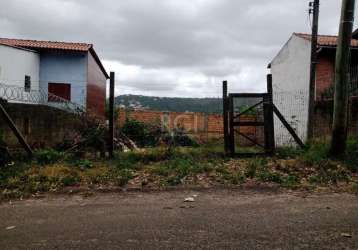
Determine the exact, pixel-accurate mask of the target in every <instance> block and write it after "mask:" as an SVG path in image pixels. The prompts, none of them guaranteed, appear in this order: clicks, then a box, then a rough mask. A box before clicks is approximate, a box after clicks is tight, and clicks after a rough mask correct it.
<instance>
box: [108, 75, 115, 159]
mask: <svg viewBox="0 0 358 250" xmlns="http://www.w3.org/2000/svg"><path fill="white" fill-rule="evenodd" d="M114 85H115V73H114V72H111V73H110V82H109V157H110V158H113V152H114V122H115V121H114Z"/></svg>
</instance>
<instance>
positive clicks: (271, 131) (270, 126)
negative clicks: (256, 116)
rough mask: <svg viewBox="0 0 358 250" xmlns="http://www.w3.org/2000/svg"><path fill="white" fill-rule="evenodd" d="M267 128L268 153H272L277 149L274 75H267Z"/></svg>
mask: <svg viewBox="0 0 358 250" xmlns="http://www.w3.org/2000/svg"><path fill="white" fill-rule="evenodd" d="M267 130H268V137H267V139H268V142H267V149H268V153H270V154H272V153H273V152H274V151H275V124H274V118H273V88H272V75H271V74H268V75H267Z"/></svg>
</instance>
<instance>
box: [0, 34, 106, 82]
mask: <svg viewBox="0 0 358 250" xmlns="http://www.w3.org/2000/svg"><path fill="white" fill-rule="evenodd" d="M0 44H5V45H9V46H15V47H20V48H26V49H33V50H36V49H38V50H41V49H53V50H67V51H78V52H90V53H91V54H92V55H93V57H94V58H95V60H96V62H97V64H98V65H99V67H100V68H101V70H102V72H103V74H104V75H105V76H106V78H107V79H108V78H109V76H108V73H107V72H106V70H105V68H104V67H103V64H102V62H101V60H100V59H99V57H98V55H97V54H96V51H95V50H94V48H93V45H92V44H88V43H69V42H53V41H38V40H25V39H10V38H0Z"/></svg>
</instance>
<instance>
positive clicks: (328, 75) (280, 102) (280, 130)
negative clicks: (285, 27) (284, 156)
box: [268, 32, 358, 146]
mask: <svg viewBox="0 0 358 250" xmlns="http://www.w3.org/2000/svg"><path fill="white" fill-rule="evenodd" d="M336 47H337V37H336V36H326V35H319V36H318V61H317V72H316V81H315V101H316V103H318V102H322V101H327V100H330V101H332V97H333V96H332V86H333V83H334V66H335V54H336ZM357 48H358V32H355V34H354V35H353V39H352V68H354V67H356V66H357V61H358V54H357V50H356V49H357ZM310 55H311V36H310V35H308V34H300V33H294V34H293V35H292V36H291V37H290V39H289V40H288V41H287V42H286V44H285V45H284V46H283V48H282V49H281V50H280V51H279V53H278V54H277V55H276V56H275V57H274V59H273V60H272V61H271V63H270V64H269V66H268V67H269V68H270V69H271V74H272V79H273V91H274V103H275V105H276V106H277V108H278V109H279V110H280V111H281V113H282V114H283V115H284V117H285V118H286V120H287V121H288V122H289V123H290V124H291V126H292V127H293V128H294V129H295V130H296V132H297V134H298V136H299V137H300V138H301V139H302V141H306V140H307V131H308V103H309V79H310ZM352 72H353V71H352ZM352 79H353V78H352ZM352 82H353V81H352ZM356 87H357V86H355V88H356ZM316 118H317V117H316V115H315V121H316V120H318V118H317V119H316ZM315 121H314V123H313V126H314V127H313V129H314V133H315V136H319V135H320V134H321V133H323V131H322V128H323V125H325V127H324V131H325V133H327V131H329V129H330V128H329V126H330V124H329V122H325V123H324V124H319V125H320V126H322V127H318V126H317V125H318V122H315ZM291 138H292V137H291V136H290V135H289V133H288V131H287V130H286V129H285V128H284V127H283V125H282V124H281V123H280V122H279V120H278V119H277V118H275V140H276V143H277V144H278V145H280V146H282V145H292V144H293V143H294V142H293V140H292V139H291Z"/></svg>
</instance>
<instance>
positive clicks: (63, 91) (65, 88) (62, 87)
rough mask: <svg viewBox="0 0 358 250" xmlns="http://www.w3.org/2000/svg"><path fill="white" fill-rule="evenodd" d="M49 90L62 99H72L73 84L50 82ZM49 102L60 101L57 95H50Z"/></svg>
mask: <svg viewBox="0 0 358 250" xmlns="http://www.w3.org/2000/svg"><path fill="white" fill-rule="evenodd" d="M48 92H49V93H51V94H52V95H55V96H58V97H60V98H62V99H65V100H68V101H71V84H67V83H48ZM48 101H49V102H60V100H59V99H56V97H53V96H50V95H49V97H48Z"/></svg>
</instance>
